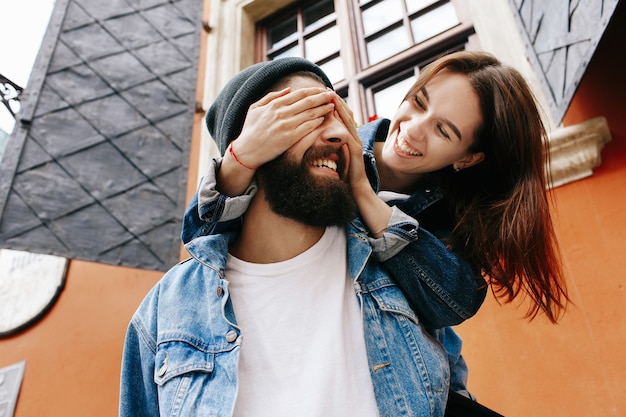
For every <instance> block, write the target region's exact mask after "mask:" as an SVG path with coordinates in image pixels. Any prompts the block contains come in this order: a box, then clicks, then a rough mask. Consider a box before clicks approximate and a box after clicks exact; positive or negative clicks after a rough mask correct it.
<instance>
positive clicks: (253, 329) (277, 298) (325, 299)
mask: <svg viewBox="0 0 626 417" xmlns="http://www.w3.org/2000/svg"><path fill="white" fill-rule="evenodd" d="M346 253H347V246H346V235H345V231H344V230H343V229H341V228H337V227H330V228H327V229H326V232H325V233H324V235H323V236H322V238H321V239H320V240H319V241H318V242H317V243H316V244H315V245H313V246H312V247H311V248H310V249H309V250H307V251H306V252H304V253H302V254H300V255H298V256H296V257H295V258H292V259H289V260H287V261H284V262H278V263H273V264H253V263H249V262H244V261H242V260H240V259H237V258H235V257H233V256H230V255H229V257H228V262H227V264H226V278H227V279H228V280H229V281H230V284H229V288H230V292H231V297H232V301H233V307H234V310H235V316H236V318H237V323H238V324H239V326H240V327H241V334H242V345H241V357H240V361H239V391H238V397H237V401H236V403H235V412H234V416H235V417H257V416H258V417H261V416H262V417H267V416H272V417H296V416H297V417H307V416H311V417H314V416H315V417H319V416H324V417H333V416H337V417H346V416H359V417H374V416H378V408H377V406H376V401H375V398H374V390H373V386H372V380H371V377H370V374H369V369H368V365H367V353H366V349H365V340H364V337H363V320H362V318H361V311H360V306H359V303H358V300H357V297H356V295H355V292H354V289H353V286H352V281H351V279H350V275H349V271H348V265H347V256H346Z"/></svg>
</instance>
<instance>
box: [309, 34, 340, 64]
mask: <svg viewBox="0 0 626 417" xmlns="http://www.w3.org/2000/svg"><path fill="white" fill-rule="evenodd" d="M340 42H341V41H340V39H339V28H338V27H337V26H332V27H330V28H328V29H326V30H324V31H322V32H319V33H318V34H317V35H315V36H313V37H311V38H309V39H307V40H305V41H304V51H305V52H304V53H305V57H306V58H307V59H308V60H309V61H313V62H316V61H319V60H320V59H323V58H326V57H327V56H329V55H332V54H333V53H334V52H337V51H338V50H339V46H340Z"/></svg>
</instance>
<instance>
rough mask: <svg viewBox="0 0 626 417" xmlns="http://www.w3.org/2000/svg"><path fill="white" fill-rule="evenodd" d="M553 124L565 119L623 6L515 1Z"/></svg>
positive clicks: (595, 1)
mask: <svg viewBox="0 0 626 417" xmlns="http://www.w3.org/2000/svg"><path fill="white" fill-rule="evenodd" d="M510 2H511V7H512V8H513V10H514V16H515V18H516V20H517V24H518V28H519V31H520V34H521V35H522V39H523V41H524V43H525V46H526V55H527V56H528V59H529V61H530V63H531V64H532V66H533V69H534V70H535V73H536V74H537V76H538V77H539V82H540V83H541V87H542V90H543V93H544V95H545V96H546V100H547V101H548V106H549V107H550V109H549V110H550V113H551V114H552V118H553V119H554V121H555V122H556V123H557V124H558V123H560V122H561V120H562V119H563V116H564V115H565V112H566V111H567V109H568V107H569V105H570V103H571V101H572V98H573V97H574V93H575V92H576V90H577V89H578V86H579V85H580V81H581V80H582V77H583V75H584V74H585V70H586V69H587V66H588V65H589V62H590V61H591V58H592V57H593V53H594V52H595V50H596V48H597V46H598V43H599V42H600V40H601V39H602V35H603V34H604V31H605V30H606V28H607V26H608V25H609V22H610V20H611V17H612V16H613V13H614V12H615V9H616V8H617V5H618V3H619V0H579V1H572V0H510Z"/></svg>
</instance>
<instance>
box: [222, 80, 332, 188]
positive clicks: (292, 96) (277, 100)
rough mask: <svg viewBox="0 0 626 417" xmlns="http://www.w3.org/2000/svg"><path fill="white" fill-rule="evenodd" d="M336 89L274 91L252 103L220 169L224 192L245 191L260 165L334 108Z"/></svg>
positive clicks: (301, 135) (309, 129)
mask: <svg viewBox="0 0 626 417" xmlns="http://www.w3.org/2000/svg"><path fill="white" fill-rule="evenodd" d="M334 97H335V95H334V93H333V92H332V91H331V90H326V89H324V88H320V87H310V88H302V89H298V90H295V91H291V90H290V89H289V88H285V89H282V90H280V91H275V92H270V93H268V94H267V95H265V96H264V97H263V98H261V99H260V100H259V101H257V102H256V103H254V104H253V105H252V106H250V108H249V110H248V113H247V115H246V119H245V121H244V124H243V127H242V129H241V133H240V135H239V137H238V138H236V140H233V141H232V142H231V143H230V145H229V147H228V150H227V151H226V153H225V155H224V159H223V160H222V164H221V166H220V169H219V171H218V173H217V189H218V191H220V192H221V193H222V194H225V195H228V196H231V197H232V196H237V195H241V194H243V193H244V192H245V191H246V189H247V188H248V185H250V182H251V181H252V178H253V177H254V173H255V170H256V168H258V167H259V166H261V165H263V164H264V163H266V162H269V161H271V160H273V159H275V158H276V157H277V156H279V155H281V154H282V153H284V152H285V151H286V150H287V149H289V148H290V147H291V146H292V145H293V144H295V143H296V142H298V141H299V140H300V139H302V138H303V137H305V136H306V135H308V134H309V133H311V132H312V131H313V130H314V129H315V128H317V127H318V126H319V125H321V124H322V123H323V122H324V117H325V115H327V114H328V113H329V112H331V111H333V110H334V108H335V106H334V104H333V98H334Z"/></svg>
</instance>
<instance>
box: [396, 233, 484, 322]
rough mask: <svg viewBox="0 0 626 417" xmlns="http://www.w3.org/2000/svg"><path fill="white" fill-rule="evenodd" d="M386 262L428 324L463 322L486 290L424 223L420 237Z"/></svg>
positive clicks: (478, 278) (475, 309)
mask: <svg viewBox="0 0 626 417" xmlns="http://www.w3.org/2000/svg"><path fill="white" fill-rule="evenodd" d="M384 264H385V267H386V268H387V269H388V270H389V271H390V272H391V275H392V279H394V281H395V282H396V283H397V284H398V286H399V287H400V289H401V290H402V292H403V293H404V295H405V297H406V298H407V301H408V302H409V304H410V305H411V308H413V310H414V311H415V312H416V313H417V315H418V317H419V318H420V320H422V322H423V323H424V325H425V326H426V327H429V328H441V327H446V326H454V325H456V324H459V323H462V322H463V321H465V320H467V319H468V318H470V317H472V316H473V315H474V314H476V312H477V311H478V309H479V307H480V306H481V305H482V303H483V301H484V300H485V295H486V294H487V285H486V283H485V281H484V279H483V278H482V277H481V276H480V274H478V273H477V272H476V271H475V270H474V269H473V268H472V266H471V265H470V264H469V263H468V262H466V261H465V260H463V259H462V258H461V257H460V256H458V255H457V254H456V253H454V252H453V251H451V250H449V249H447V248H446V246H445V245H444V244H443V242H442V241H441V240H439V239H438V238H437V237H435V236H434V235H433V234H432V233H430V232H429V231H427V230H425V229H423V228H422V227H420V228H419V229H418V238H417V240H415V241H413V242H411V243H409V244H408V245H407V246H406V247H405V248H404V249H402V250H401V251H400V252H399V253H398V254H397V255H395V256H394V257H392V258H390V259H388V260H387V261H385V262H384Z"/></svg>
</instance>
